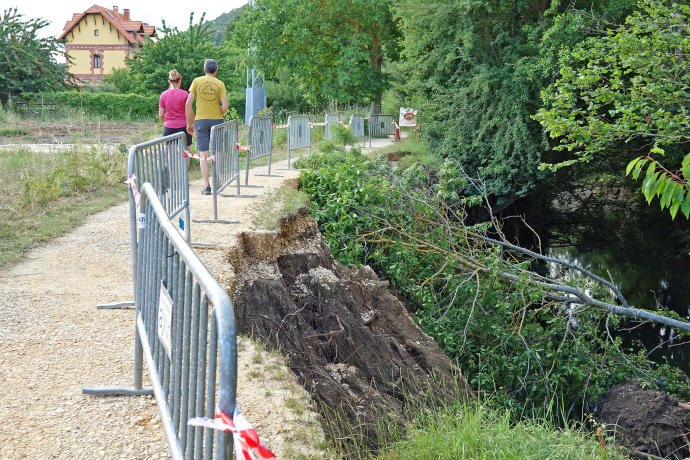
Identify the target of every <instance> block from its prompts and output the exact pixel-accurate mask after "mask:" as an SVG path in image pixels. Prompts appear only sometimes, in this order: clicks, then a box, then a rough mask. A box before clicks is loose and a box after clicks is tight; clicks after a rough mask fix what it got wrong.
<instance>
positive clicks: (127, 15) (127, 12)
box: [125, 8, 129, 21]
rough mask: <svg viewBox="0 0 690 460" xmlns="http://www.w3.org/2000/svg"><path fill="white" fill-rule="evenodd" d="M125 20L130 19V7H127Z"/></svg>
mask: <svg viewBox="0 0 690 460" xmlns="http://www.w3.org/2000/svg"><path fill="white" fill-rule="evenodd" d="M125 20H126V21H129V9H128V8H125Z"/></svg>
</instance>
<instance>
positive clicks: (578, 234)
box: [503, 187, 690, 375]
mask: <svg viewBox="0 0 690 460" xmlns="http://www.w3.org/2000/svg"><path fill="white" fill-rule="evenodd" d="M540 192H543V193H542V194H540ZM536 196H540V198H534V197H536ZM516 212H518V213H520V214H522V215H524V216H525V217H526V219H527V221H528V223H529V224H530V226H532V227H533V228H534V230H535V231H536V233H537V234H538V235H539V238H536V237H534V236H530V235H529V233H527V232H525V231H524V230H523V231H520V232H515V234H516V235H520V236H521V238H522V240H523V241H520V243H521V244H523V245H525V244H527V245H529V246H531V247H532V248H535V247H537V248H538V247H539V245H540V244H541V249H542V253H543V254H547V255H550V256H554V257H558V258H560V259H562V260H565V261H568V262H571V263H574V264H577V265H579V266H581V267H583V268H586V269H588V270H590V271H592V272H593V273H595V274H597V275H599V276H601V277H602V278H605V279H612V280H613V281H614V283H615V284H616V285H617V286H618V287H619V289H620V290H621V292H622V294H623V296H624V297H625V298H626V299H627V301H628V303H629V304H630V305H631V306H635V307H639V308H644V309H650V310H654V309H661V308H668V309H671V310H674V311H675V312H677V313H678V314H679V315H680V316H681V317H682V318H684V319H686V320H688V321H690V255H689V253H690V224H689V223H688V222H689V221H688V220H687V219H686V218H685V217H684V216H683V215H682V214H680V213H679V214H678V215H677V216H676V219H675V221H674V220H672V219H671V217H670V215H669V214H668V211H662V210H660V209H659V205H658V203H656V202H652V205H651V206H647V204H646V202H645V201H644V199H643V197H642V194H641V192H640V191H639V190H635V189H626V188H621V187H617V188H615V187H608V188H604V189H598V190H596V191H595V193H591V192H589V191H587V190H586V189H581V190H577V189H576V190H571V191H570V192H562V191H558V192H556V191H554V190H553V189H550V190H546V191H538V192H537V193H535V194H533V195H532V197H531V198H528V199H526V200H523V201H521V202H520V203H518V204H517V205H516V206H513V207H512V208H511V209H509V210H507V211H506V212H504V213H503V214H504V216H506V215H510V214H511V213H512V214H515V213H516ZM511 220H512V221H516V220H517V219H511ZM517 227H518V225H517V224H516V228H517ZM538 270H539V271H541V272H542V273H545V272H547V273H548V272H550V273H549V274H551V275H554V274H555V270H556V267H554V266H550V264H549V265H546V264H542V265H541V266H539V267H538ZM560 274H561V275H562V276H565V277H567V278H577V277H580V276H582V275H581V274H580V273H579V272H573V271H565V272H561V273H560ZM635 324H639V323H635ZM629 325H630V326H632V325H633V324H632V323H630V324H629ZM622 329H625V328H621V329H619V332H618V334H619V335H620V336H621V337H622V338H623V340H624V343H625V344H628V345H634V344H635V343H638V344H639V343H641V344H642V345H643V346H644V347H645V349H646V350H648V352H649V356H650V358H652V359H653V360H655V361H663V360H664V359H668V360H669V362H670V363H671V364H673V365H674V366H677V367H679V368H681V369H683V370H684V371H685V373H686V374H687V375H690V335H689V336H687V337H679V336H678V334H677V331H675V330H673V329H671V328H668V327H665V326H662V325H656V324H651V323H645V324H643V325H641V326H637V327H635V328H633V329H632V330H627V331H624V332H620V331H621V330H622Z"/></svg>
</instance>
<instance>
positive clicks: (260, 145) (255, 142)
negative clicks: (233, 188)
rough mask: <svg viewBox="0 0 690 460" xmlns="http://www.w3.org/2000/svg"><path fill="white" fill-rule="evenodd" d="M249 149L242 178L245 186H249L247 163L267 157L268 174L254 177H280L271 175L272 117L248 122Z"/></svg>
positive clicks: (255, 118) (253, 118) (253, 119)
mask: <svg viewBox="0 0 690 460" xmlns="http://www.w3.org/2000/svg"><path fill="white" fill-rule="evenodd" d="M248 137H249V149H248V150H247V170H246V172H245V176H244V184H245V186H249V162H250V161H251V160H256V159H257V158H261V157H265V156H267V157H268V174H255V176H269V177H282V176H281V175H275V174H271V154H272V153H273V117H252V118H251V119H250V120H249V136H248Z"/></svg>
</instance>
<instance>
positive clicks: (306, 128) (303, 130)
mask: <svg viewBox="0 0 690 460" xmlns="http://www.w3.org/2000/svg"><path fill="white" fill-rule="evenodd" d="M287 130H288V131H287V144H288V146H287V169H292V168H291V167H290V151H291V150H295V149H303V148H307V147H308V148H309V153H310V154H311V121H310V120H309V116H308V115H290V116H289V117H288V128H287Z"/></svg>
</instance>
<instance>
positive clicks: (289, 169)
mask: <svg viewBox="0 0 690 460" xmlns="http://www.w3.org/2000/svg"><path fill="white" fill-rule="evenodd" d="M310 148H311V146H310ZM293 150H295V149H293ZM287 160H288V162H287V168H276V169H277V170H278V171H297V168H293V167H292V166H290V160H291V159H290V147H288V151H287Z"/></svg>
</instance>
